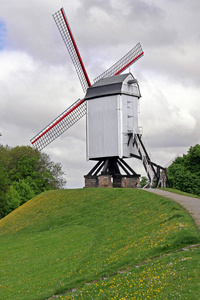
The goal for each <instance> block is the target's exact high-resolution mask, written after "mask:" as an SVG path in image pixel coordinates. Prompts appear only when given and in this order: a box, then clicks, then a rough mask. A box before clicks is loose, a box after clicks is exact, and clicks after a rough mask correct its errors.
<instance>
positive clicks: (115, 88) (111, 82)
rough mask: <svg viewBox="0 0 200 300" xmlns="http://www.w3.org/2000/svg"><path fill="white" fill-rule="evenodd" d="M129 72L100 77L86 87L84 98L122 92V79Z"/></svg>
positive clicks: (128, 74)
mask: <svg viewBox="0 0 200 300" xmlns="http://www.w3.org/2000/svg"><path fill="white" fill-rule="evenodd" d="M128 76H130V73H126V74H122V75H116V76H111V77H106V78H102V79H100V80H99V81H98V82H96V83H94V84H93V85H92V86H91V87H89V88H88V89H87V92H86V95H85V100H89V99H92V98H97V97H103V96H108V95H115V94H121V93H122V85H123V82H124V80H125V79H126V78H127V77H128Z"/></svg>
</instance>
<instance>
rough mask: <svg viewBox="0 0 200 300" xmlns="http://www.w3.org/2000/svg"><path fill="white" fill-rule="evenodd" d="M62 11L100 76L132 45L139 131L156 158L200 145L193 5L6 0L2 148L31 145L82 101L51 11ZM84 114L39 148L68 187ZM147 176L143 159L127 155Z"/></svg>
mask: <svg viewBox="0 0 200 300" xmlns="http://www.w3.org/2000/svg"><path fill="white" fill-rule="evenodd" d="M61 7H64V9H65V12H66V15H67V17H68V20H69V23H70V26H71V29H72V31H73V34H74V37H75V39H76V42H77V44H78V47H79V51H80V53H81V55H82V59H83V61H84V64H85V66H86V69H87V71H88V74H89V77H90V79H91V81H92V79H93V78H95V77H96V76H98V75H99V74H100V73H102V72H103V71H104V70H106V69H107V68H109V67H110V66H111V65H112V64H114V63H115V62H116V61H117V60H118V59H120V58H121V57H122V56H123V55H124V54H126V53H127V52H128V51H129V50H130V49H131V48H132V47H134V46H135V45H136V44H137V43H138V42H140V43H141V45H142V48H143V51H144V56H143V57H142V58H141V59H140V60H139V61H137V62H136V63H135V64H134V65H133V66H132V67H131V72H132V73H133V75H134V76H135V77H136V78H137V79H138V82H139V84H140V89H141V94H142V98H141V100H140V116H139V123H140V124H139V125H140V126H142V127H143V139H144V141H145V142H146V145H147V147H148V149H149V151H150V153H151V155H152V159H153V161H155V162H156V163H158V164H161V165H163V166H165V165H166V164H167V163H168V162H169V161H170V160H171V159H173V158H174V157H175V156H176V155H177V154H180V155H182V154H183V153H187V150H188V149H189V147H190V146H194V145H196V144H198V143H200V130H199V125H200V90H199V81H200V65H199V64H200V63H199V55H200V31H199V12H200V1H199V0H177V1H172V0H144V1H141V0H123V1H120V0H106V1H105V0H73V1H69V0H56V1H55V0H48V1H47V0H29V1H27V0H17V1H16V0H6V1H1V2H0V132H1V133H2V136H1V137H0V143H1V144H3V145H6V144H8V145H9V146H16V145H30V139H31V138H32V137H33V136H34V135H35V134H36V133H37V132H38V131H40V130H41V129H42V128H43V127H45V126H46V125H47V124H48V123H49V122H51V121H52V120H53V119H54V118H55V117H57V116H58V115H59V114H60V113H61V112H63V111H64V110H65V109H66V108H67V107H68V106H70V105H71V104H72V103H73V102H74V101H75V100H77V99H78V98H81V97H84V94H83V91H82V88H81V85H80V83H79V79H78V77H77V75H76V72H75V70H74V68H73V65H72V63H71V60H70V57H69V54H68V52H67V49H66V48H65V46H64V43H63V41H62V39H61V37H60V34H59V32H58V30H57V27H56V25H55V22H54V20H53V18H52V14H54V13H55V12H56V11H58V10H59V9H60V8H61ZM85 136H86V132H85V118H83V119H82V120H80V121H79V122H78V123H77V124H76V125H74V126H73V127H72V128H71V129H70V130H68V131H67V132H65V133H64V134H63V135H62V136H61V137H60V138H58V139H57V140H56V141H54V142H53V143H52V144H50V145H49V146H47V147H46V148H45V149H44V150H43V151H45V152H46V153H47V154H49V155H50V156H51V158H52V160H53V161H55V162H60V163H61V164H62V166H63V170H64V171H65V172H66V179H67V186H66V187H67V188H74V187H82V186H83V185H84V180H83V176H84V175H85V174H87V173H88V171H89V170H90V169H91V168H92V166H93V165H94V163H93V162H87V161H86V144H85ZM129 163H130V164H131V165H132V167H134V168H135V171H136V172H138V173H141V174H142V175H145V173H144V171H143V168H142V166H141V163H140V162H138V161H135V160H134V159H130V160H129Z"/></svg>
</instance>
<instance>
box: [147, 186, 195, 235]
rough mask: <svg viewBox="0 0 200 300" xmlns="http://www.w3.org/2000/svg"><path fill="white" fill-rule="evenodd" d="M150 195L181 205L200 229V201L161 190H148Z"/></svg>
mask: <svg viewBox="0 0 200 300" xmlns="http://www.w3.org/2000/svg"><path fill="white" fill-rule="evenodd" d="M145 191H148V192H150V193H154V194H157V195H160V196H163V197H166V198H169V199H172V200H174V201H176V202H178V203H179V204H181V205H182V206H183V207H184V208H185V209H186V210H187V211H188V212H189V213H190V215H191V216H192V217H193V219H194V220H195V222H196V224H197V226H198V227H199V229H200V199H199V198H192V197H187V196H183V195H178V194H174V193H171V192H167V191H163V190H160V189H146V190H145Z"/></svg>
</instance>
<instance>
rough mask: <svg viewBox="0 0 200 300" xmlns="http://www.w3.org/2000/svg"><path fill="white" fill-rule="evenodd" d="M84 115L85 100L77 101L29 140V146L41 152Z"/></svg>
mask: <svg viewBox="0 0 200 300" xmlns="http://www.w3.org/2000/svg"><path fill="white" fill-rule="evenodd" d="M85 114H86V103H85V99H82V100H80V99H79V100H77V101H76V102H74V103H73V104H72V105H71V106H70V107H69V108H67V109H66V110H65V111H64V112H63V113H62V114H60V115H59V116H58V117H57V118H56V119H55V120H53V121H52V122H51V123H50V124H49V125H47V126H46V127H45V128H44V129H43V130H41V131H40V132H39V133H38V134H37V135H36V136H35V137H34V138H32V139H31V144H32V145H34V146H35V147H36V148H37V149H38V150H42V149H43V148H44V147H46V146H47V145H48V144H50V143H51V142H52V141H53V140H55V139H56V138H57V137H58V136H60V135H61V134H62V133H63V132H64V131H66V130H67V129H68V128H70V127H71V126H72V125H74V124H75V123H76V122H77V121H78V120H80V119H81V118H82V117H83V116H84V115H85Z"/></svg>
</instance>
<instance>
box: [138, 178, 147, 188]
mask: <svg viewBox="0 0 200 300" xmlns="http://www.w3.org/2000/svg"><path fill="white" fill-rule="evenodd" d="M148 181H149V180H148V178H147V177H146V176H142V177H141V180H140V186H141V188H143V187H144V186H145V185H146V184H147V182H148Z"/></svg>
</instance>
